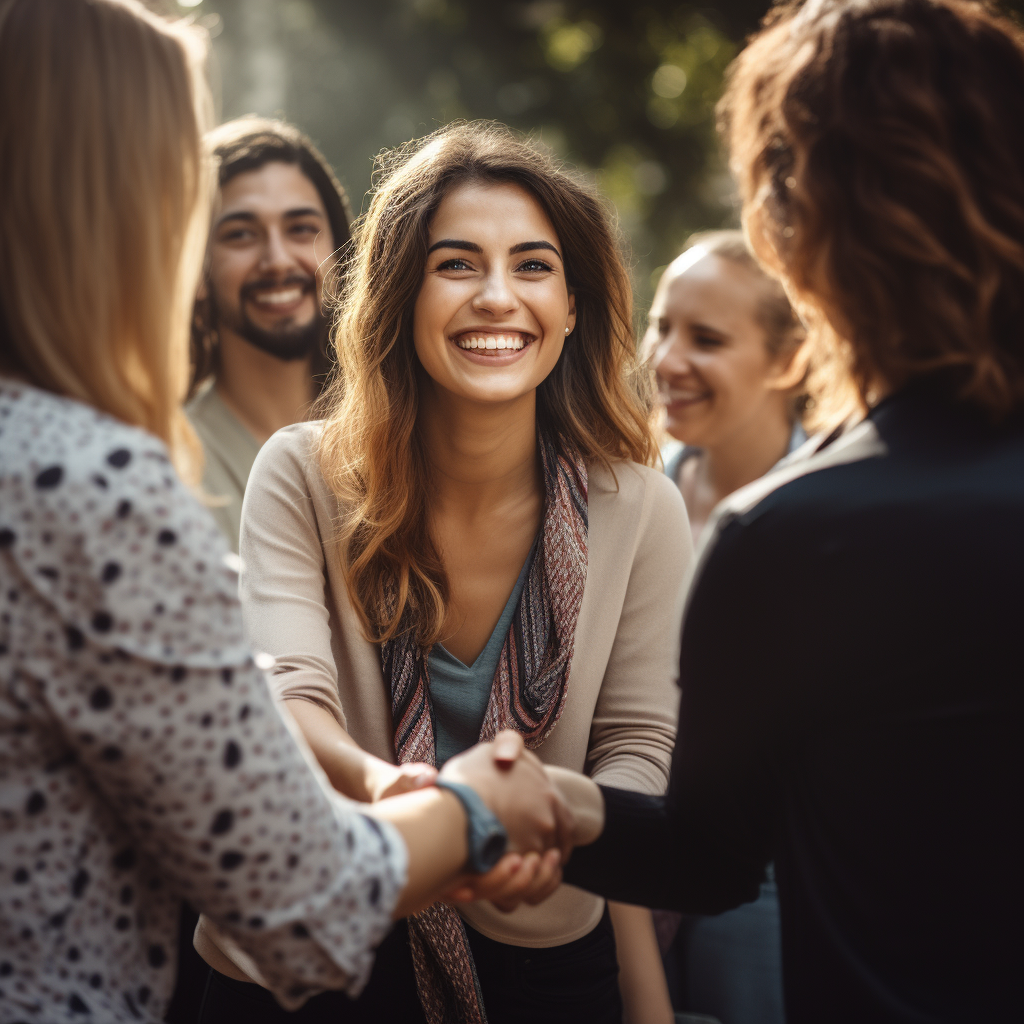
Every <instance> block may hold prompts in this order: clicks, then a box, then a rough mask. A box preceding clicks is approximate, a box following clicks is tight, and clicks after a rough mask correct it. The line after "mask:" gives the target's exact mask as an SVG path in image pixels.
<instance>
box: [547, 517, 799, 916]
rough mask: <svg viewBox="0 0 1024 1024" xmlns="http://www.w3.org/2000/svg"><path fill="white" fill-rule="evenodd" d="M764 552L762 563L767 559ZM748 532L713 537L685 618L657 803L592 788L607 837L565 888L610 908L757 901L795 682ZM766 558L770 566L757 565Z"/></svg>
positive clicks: (688, 907) (586, 851)
mask: <svg viewBox="0 0 1024 1024" xmlns="http://www.w3.org/2000/svg"><path fill="white" fill-rule="evenodd" d="M765 553H767V554H765ZM782 557H784V556H783V554H782V553H778V552H775V551H773V550H772V547H771V545H770V544H765V543H757V541H756V537H755V538H754V539H752V538H751V536H750V527H744V526H741V525H740V524H739V523H734V524H732V525H731V526H729V527H727V528H726V530H724V531H723V533H722V535H721V537H720V538H719V540H718V542H717V544H716V546H715V549H714V550H713V551H712V552H710V555H709V557H708V560H707V562H706V564H705V568H704V570H703V572H702V573H701V575H700V578H699V579H698V581H697V583H696V589H695V591H694V593H693V596H692V600H691V603H690V606H689V609H688V612H687V617H686V622H685V626H684V631H683V640H682V651H681V656H680V680H681V685H682V691H683V695H682V703H681V706H680V725H679V738H678V741H677V744H676V749H675V753H674V755H673V764H672V774H671V780H670V784H669V791H668V794H667V796H665V797H654V796H645V795H641V794H637V793H628V792H625V791H623V790H620V789H615V788H610V787H606V786H602V791H603V794H604V797H605V815H606V818H605V829H604V833H603V834H602V836H601V838H600V839H599V840H598V841H597V842H596V843H594V844H593V845H592V846H589V847H584V848H581V849H579V850H577V851H576V852H575V853H574V855H573V858H572V860H571V861H570V863H569V866H568V868H567V870H566V881H567V882H571V883H572V884H574V885H579V886H581V887H583V888H586V889H591V890H592V891H594V892H599V893H601V894H602V895H605V896H607V897H609V898H612V899H618V900H623V901H625V902H630V903H641V904H644V905H647V906H658V907H671V908H675V909H679V910H685V911H691V912H695V913H718V912H720V911H722V910H726V909H728V908H729V907H732V906H736V905H737V904H739V903H743V902H746V901H749V900H753V899H755V898H756V897H757V892H758V886H759V884H760V881H761V879H762V877H763V874H764V868H765V865H766V864H767V862H768V861H769V860H770V859H771V856H772V838H773V832H774V824H775V815H776V813H777V811H776V808H775V804H774V792H775V788H774V787H773V785H772V782H773V775H774V773H775V772H777V771H778V767H779V766H778V764H777V763H776V759H775V758H774V757H773V755H772V753H771V751H772V749H773V746H772V744H773V741H775V740H776V738H777V734H778V731H779V729H780V728H781V723H782V721H784V719H785V718H786V708H787V706H792V705H791V704H790V703H789V702H788V701H787V699H786V693H787V685H788V684H787V680H788V679H789V678H790V677H791V676H792V675H793V673H792V672H789V670H788V666H784V665H782V664H781V662H780V660H779V659H778V656H777V654H776V653H775V652H777V651H778V648H779V645H780V644H781V643H783V641H784V639H785V636H786V632H787V630H791V629H792V615H793V609H792V607H783V606H781V605H780V602H779V599H778V594H777V593H775V588H774V584H775V582H776V581H777V580H778V579H780V578H782V577H781V572H780V567H779V566H777V565H775V564H771V559H773V558H782ZM766 561H767V562H768V563H769V564H765V563H766Z"/></svg>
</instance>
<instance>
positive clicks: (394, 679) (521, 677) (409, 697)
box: [381, 435, 587, 1024]
mask: <svg viewBox="0 0 1024 1024" xmlns="http://www.w3.org/2000/svg"><path fill="white" fill-rule="evenodd" d="M539 448H540V455H541V464H542V467H543V473H544V490H545V504H544V521H543V523H542V524H541V536H540V543H539V544H538V545H537V549H536V551H535V553H534V556H533V559H532V561H531V563H530V566H529V568H528V570H527V577H526V583H525V585H524V587H523V594H522V597H521V598H520V600H519V606H518V607H517V608H516V611H515V614H514V616H513V619H512V625H511V627H510V628H509V631H508V635H507V636H506V637H505V643H504V646H503V647H502V649H501V656H500V658H499V659H498V668H497V670H496V671H495V674H494V682H493V683H492V684H491V695H490V699H489V701H488V704H487V710H486V712H485V713H484V722H483V727H482V728H481V730H480V739H481V740H484V741H486V740H490V739H492V738H493V737H494V736H495V734H496V733H498V732H500V731H501V730H502V729H515V730H516V731H517V732H519V733H521V734H522V736H523V739H524V740H525V741H526V746H527V747H529V748H530V749H533V748H535V747H538V746H540V744H541V743H543V742H544V740H545V739H546V738H547V736H548V734H549V733H550V732H551V730H552V729H553V728H554V727H555V723H557V721H558V719H559V717H560V716H561V714H562V709H563V708H564V707H565V697H566V692H567V685H568V680H569V667H570V664H571V662H572V654H573V644H574V641H575V636H576V621H577V619H578V618H579V612H580V603H581V601H582V600H583V585H584V583H585V582H586V578H587V470H586V466H585V465H584V464H583V460H582V459H581V458H580V457H579V456H578V455H575V454H573V453H563V452H561V451H559V449H558V448H556V446H555V444H554V443H553V442H552V441H551V440H550V439H548V438H546V437H545V436H543V435H541V436H540V438H539ZM427 653H428V652H427V651H426V650H424V649H423V648H422V647H421V646H420V645H418V644H417V643H416V641H415V638H414V636H413V632H412V631H411V630H409V631H407V632H406V633H404V634H403V635H401V636H399V637H397V638H396V639H394V640H389V641H387V642H385V643H384V644H382V645H381V661H382V667H383V670H384V679H385V682H386V684H387V686H388V688H389V690H390V693H391V715H392V721H393V722H394V723H395V754H396V756H397V760H398V762H399V763H400V764H402V763H405V762H408V761H424V762H426V763H427V764H434V763H435V760H436V757H435V745H434V723H433V713H432V710H431V706H430V677H429V674H428V671H427ZM409 943H410V946H411V949H412V958H413V964H414V966H415V969H416V986H417V988H418V990H419V995H420V1002H421V1003H422V1005H423V1010H424V1013H425V1014H426V1018H427V1022H428V1024H485V1022H486V1020H487V1014H486V1012H485V1010H484V1004H483V999H482V997H481V994H480V983H479V981H478V979H477V976H476V969H475V967H474V965H473V956H472V953H471V952H470V949H469V941H468V939H467V938H466V929H465V926H464V925H463V923H462V918H461V917H459V915H458V913H456V911H455V910H453V909H452V908H451V907H450V906H448V905H447V904H445V903H435V904H434V905H433V906H431V907H428V908H427V909H426V910H424V911H423V912H422V913H419V914H416V915H414V916H413V917H411V918H409Z"/></svg>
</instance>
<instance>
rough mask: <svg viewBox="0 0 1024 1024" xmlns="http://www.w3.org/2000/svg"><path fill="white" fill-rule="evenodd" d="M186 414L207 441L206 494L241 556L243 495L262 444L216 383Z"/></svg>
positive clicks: (233, 548) (207, 387)
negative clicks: (237, 414) (239, 536)
mask: <svg viewBox="0 0 1024 1024" xmlns="http://www.w3.org/2000/svg"><path fill="white" fill-rule="evenodd" d="M185 413H186V415H187V416H188V418H189V420H191V422H192V426H193V427H195V431H196V433H197V434H198V435H199V440H200V441H202V442H203V455H204V456H205V459H206V463H205V465H204V467H203V491H204V492H205V493H206V494H207V495H208V496H209V497H210V498H211V499H212V500H213V502H215V503H214V504H212V505H211V507H210V511H211V512H212V513H213V517H214V519H216V520H217V525H218V526H219V527H220V528H221V530H222V532H223V533H224V536H225V537H227V539H228V543H229V544H230V545H231V550H232V551H234V552H236V553H237V551H238V529H239V526H240V524H241V520H242V496H243V495H244V494H245V485H246V484H247V483H248V482H249V471H250V470H251V469H252V464H253V462H254V461H255V459H256V455H257V454H258V453H259V450H260V443H259V442H258V441H257V440H256V438H255V437H253V436H252V434H250V433H249V431H248V430H246V428H245V427H244V426H242V424H241V423H240V422H239V420H238V417H237V416H235V414H234V413H233V412H232V411H231V410H230V409H229V408H228V407H227V406H226V405H225V404H224V401H223V399H222V398H221V397H220V394H219V393H218V392H217V389H216V388H215V387H214V386H213V381H210V382H209V383H208V384H205V385H204V386H203V388H202V390H201V391H200V392H199V394H197V395H196V397H195V398H193V399H192V401H191V402H189V403H188V405H186V406H185Z"/></svg>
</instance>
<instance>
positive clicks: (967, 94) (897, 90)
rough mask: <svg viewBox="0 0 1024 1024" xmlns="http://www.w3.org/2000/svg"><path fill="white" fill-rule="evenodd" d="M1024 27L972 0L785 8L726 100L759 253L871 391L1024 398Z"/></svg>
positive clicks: (997, 408)
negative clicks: (945, 376)
mask: <svg viewBox="0 0 1024 1024" xmlns="http://www.w3.org/2000/svg"><path fill="white" fill-rule="evenodd" d="M1022 111H1024V32H1022V31H1021V29H1020V28H1019V27H1018V25H1016V24H1015V23H1014V22H1013V21H1011V20H1009V19H1008V18H1006V17H1004V16H1002V15H1000V14H999V13H998V12H996V11H995V10H994V9H992V8H991V7H988V6H986V5H984V4H981V3H975V2H969V0H808V2H806V3H797V2H785V3H782V4H780V5H778V6H777V7H775V8H774V9H773V10H772V11H771V12H769V14H768V16H767V17H766V19H765V23H764V25H763V27H762V29H761V31H760V32H759V33H758V34H757V35H756V36H755V37H754V39H753V40H752V41H751V43H750V45H749V46H748V47H747V48H746V50H744V51H743V53H742V54H741V55H740V56H739V57H738V58H737V60H736V62H735V63H734V65H733V68H732V70H731V73H730V80H729V85H728V88H727V91H726V94H725V96H724V97H723V100H722V102H721V104H720V107H719V114H720V125H721V127H722V129H723V130H724V131H725V133H726V135H727V138H728V142H729V147H730V152H731V157H732V163H733V169H734V171H735V172H736V174H737V176H738V178H739V182H740V189H741V193H742V196H743V201H744V223H745V226H746V228H747V232H748V234H749V237H750V240H751V244H752V245H753V247H754V249H755V251H756V252H757V254H758V256H759V257H760V258H761V259H762V260H763V261H764V262H765V263H766V264H767V265H768V266H769V267H770V268H771V269H773V270H774V271H775V272H776V273H778V274H779V275H780V277H781V278H782V279H783V281H784V282H785V283H786V285H787V288H788V290H789V291H790V294H791V295H792V296H794V298H795V299H796V302H797V305H798V308H799V309H800V311H801V313H803V314H804V316H805V318H807V319H808V320H809V321H810V323H811V325H812V327H813V328H814V329H815V331H816V333H818V334H819V335H820V336H824V335H826V334H828V333H831V334H832V335H833V337H832V341H833V343H834V342H838V344H833V346H832V347H833V349H834V351H837V352H840V353H841V354H842V356H843V358H844V361H845V363H846V365H847V367H848V369H849V371H850V372H851V373H852V377H853V380H854V381H855V383H856V385H857V387H858V389H859V390H860V393H861V395H862V396H863V397H865V398H870V393H871V391H872V389H873V388H875V387H877V386H879V385H881V386H885V387H890V388H898V387H900V386H902V385H903V384H905V383H906V382H907V381H909V380H910V379H912V378H914V377H917V376H920V375H922V374H925V373H931V372H934V371H937V370H945V371H946V372H948V373H950V374H951V375H953V376H954V377H955V379H956V383H957V386H958V388H959V395H960V397H961V398H962V399H964V400H970V401H972V402H973V403H975V404H977V405H979V406H981V407H983V408H984V409H986V410H988V411H989V413H990V414H991V415H992V416H994V417H999V416H1003V415H1006V414H1007V413H1008V412H1010V411H1011V410H1013V409H1015V408H1017V407H1019V406H1020V405H1021V404H1022V403H1024V117H1022Z"/></svg>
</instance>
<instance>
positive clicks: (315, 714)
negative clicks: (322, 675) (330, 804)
mask: <svg viewBox="0 0 1024 1024" xmlns="http://www.w3.org/2000/svg"><path fill="white" fill-rule="evenodd" d="M284 704H285V706H286V707H287V708H288V711H289V712H290V713H291V716H292V718H294V719H295V723H296V725H298V727H299V729H300V731H301V732H302V735H303V736H304V737H305V738H306V742H307V743H308V744H309V747H310V750H312V751H313V756H314V757H316V759H317V761H318V762H319V763H320V767H321V768H323V770H324V772H325V774H326V775H327V778H328V779H329V780H330V783H331V785H332V786H333V787H334V788H335V789H336V790H337V791H338V792H339V793H344V794H345V796H347V797H349V798H350V799H352V800H359V801H362V802H363V803H369V802H371V801H372V800H373V794H372V793H371V792H370V788H369V775H370V769H371V768H372V767H373V766H374V765H375V764H376V763H377V762H379V760H380V759H379V758H377V757H374V756H373V755H372V754H368V753H367V752H366V751H365V750H363V748H362V747H360V746H359V744H357V743H356V741H355V740H354V739H352V737H351V736H349V734H348V733H347V732H346V731H345V730H344V729H343V728H342V726H341V724H340V723H339V722H338V720H337V719H336V718H335V717H334V715H332V714H331V713H330V712H329V711H328V710H327V709H326V708H322V707H320V705H318V704H314V703H313V702H312V701H308V700H302V699H297V698H293V699H286V700H285V701H284Z"/></svg>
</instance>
